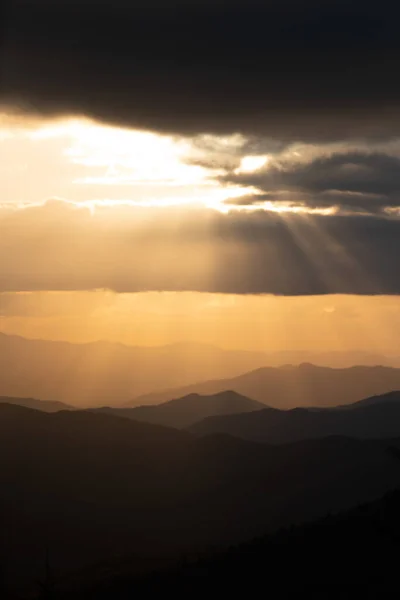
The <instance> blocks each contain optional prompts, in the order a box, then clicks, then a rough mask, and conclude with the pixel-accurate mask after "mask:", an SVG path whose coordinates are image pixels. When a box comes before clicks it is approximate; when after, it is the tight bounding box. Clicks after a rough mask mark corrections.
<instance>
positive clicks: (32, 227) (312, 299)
mask: <svg viewBox="0 0 400 600" xmlns="http://www.w3.org/2000/svg"><path fill="white" fill-rule="evenodd" d="M247 142H248V141H247V140H246V139H245V138H243V136H241V135H235V134H232V135H230V136H226V137H217V136H211V135H203V136H200V137H196V138H184V137H177V136H165V135H163V136H161V135H158V134H156V133H152V132H147V131H132V130H127V129H121V128H117V127H112V126H107V125H101V124H97V123H95V122H93V121H89V120H87V119H77V118H74V119H63V120H58V121H41V120H39V119H33V118H29V119H28V118H27V117H22V116H16V115H15V114H14V115H11V114H9V113H3V115H2V116H1V118H0V152H1V161H0V198H1V202H0V225H1V226H2V227H3V233H2V240H3V241H2V242H1V243H2V244H3V245H2V246H1V250H2V255H3V262H2V265H1V267H2V275H1V277H0V282H1V293H0V331H2V332H5V333H10V334H11V333H12V334H19V335H23V336H27V337H37V338H47V339H58V340H62V339H63V340H69V341H73V342H84V341H91V340H97V339H108V340H113V341H121V342H124V343H127V344H135V345H162V344H168V343H174V342H179V341H199V342H206V343H213V344H217V345H220V346H221V347H224V348H246V349H257V350H267V351H275V350H284V349H293V350H303V349H304V350H313V351H320V350H321V351H324V350H328V349H330V350H351V349H363V350H371V351H374V352H383V353H389V354H391V353H396V352H398V339H399V337H400V301H399V296H396V295H387V296H384V295H368V294H363V295H355V294H333V293H320V294H314V295H313V294H312V293H310V294H308V295H304V293H302V292H301V289H302V288H301V287H300V293H299V294H298V295H285V294H283V295H271V294H268V293H267V294H265V293H260V294H255V293H241V288H240V293H231V292H232V290H234V289H235V285H236V283H237V281H239V275H240V277H241V278H242V279H243V278H244V279H245V278H246V277H247V276H249V278H250V275H248V273H249V265H250V264H252V263H251V262H250V258H251V259H252V257H253V254H251V253H252V252H253V249H252V247H251V243H250V246H249V245H248V244H247V245H246V244H244V242H241V240H240V239H238V240H236V239H234V238H232V240H231V239H230V237H229V235H230V230H229V229H228V230H227V232H226V231H225V232H224V233H223V234H221V233H220V232H219V230H218V227H219V222H214V217H209V216H208V215H209V214H211V213H219V214H221V215H225V214H226V213H227V212H228V211H232V210H233V211H236V212H243V213H247V212H251V211H252V210H254V207H253V206H252V205H250V206H249V205H247V204H246V202H243V205H242V206H241V205H240V199H241V198H248V196H249V194H253V195H257V193H258V192H257V190H256V189H254V186H251V185H247V184H246V183H245V178H246V175H248V174H254V173H257V172H258V171H259V170H260V169H266V168H267V167H268V163H269V161H270V160H271V156H270V154H269V153H268V152H266V151H264V150H263V151H261V150H258V151H257V152H256V151H254V149H253V151H252V150H251V148H250V147H249V148H248V149H247V146H246V144H247ZM321 151H322V150H321V148H319V149H316V148H315V147H313V146H312V145H308V146H299V145H294V146H293V147H291V148H289V149H285V150H284V151H282V152H283V154H284V155H285V156H286V157H287V156H292V158H293V160H299V161H301V160H306V159H307V160H312V158H313V157H314V155H315V153H318V152H321ZM227 168H228V169H230V171H231V173H234V174H235V175H237V177H238V178H239V181H238V182H236V183H233V182H227V181H224V180H223V178H221V173H223V172H224V169H225V170H226V169H227ZM241 178H244V179H243V183H241V181H242V179H241ZM227 199H230V200H232V199H233V200H234V201H236V202H237V204H236V205H234V206H233V205H232V206H227V204H226V200H227ZM55 200H56V201H55ZM150 208H151V211H150V212H146V211H147V210H148V209H150ZM263 210H264V211H269V212H271V211H273V212H276V214H277V218H278V219H287V220H286V221H282V222H283V223H284V224H285V223H289V224H290V223H291V221H290V218H291V216H290V215H291V214H293V215H296V214H297V213H299V212H300V213H301V211H302V209H301V207H300V206H297V207H296V206H292V205H291V204H290V203H287V205H285V203H282V204H280V203H279V202H278V203H276V202H275V203H274V202H270V201H268V200H266V199H265V198H264V205H263ZM140 211H142V212H140ZM154 211H158V212H154ZM207 211H211V212H210V213H209V212H207ZM334 211H335V209H334V207H329V206H328V208H325V209H323V210H322V209H321V211H320V212H321V215H324V214H326V215H329V214H331V213H333V212H334ZM286 212H288V213H289V214H288V217H286V216H285V214H286ZM317 212H318V211H317ZM313 213H314V209H313V208H312V207H309V208H308V209H307V214H313ZM307 214H306V215H305V216H304V219H307V218H308V217H307ZM77 215H78V217H77ZM154 215H157V216H156V217H154ZM327 218H328V217H327ZM188 222H189V224H190V226H192V223H195V224H198V223H199V222H201V226H202V227H206V226H207V223H208V224H209V227H210V229H211V230H212V231H213V235H214V238H212V237H211V236H210V241H209V242H207V243H205V242H204V239H203V238H202V237H201V236H200V238H201V239H200V238H199V239H198V238H197V237H196V236H197V235H200V234H199V233H198V231H197V230H194V233H193V236H191V235H189V234H188V233H187V232H186V229H185V236H184V237H183V238H181V237H179V236H181V235H182V231H183V229H184V228H185V227H186V226H187V223H188ZM93 224H95V225H93ZM163 226H165V227H166V230H165V231H167V232H168V233H165V231H164V230H163V229H162V228H163ZM246 226H248V227H250V226H251V227H253V224H252V223H250V225H246ZM149 227H153V229H152V233H151V236H155V235H156V234H155V233H154V231H159V230H161V235H162V237H161V238H160V237H151V236H150V238H148V237H146V238H143V240H142V241H140V242H139V243H137V245H136V246H135V258H134V259H133V257H131V255H130V254H129V252H130V250H129V248H130V246H129V245H128V243H129V240H130V236H132V235H136V236H137V237H138V238H139V240H141V237H140V236H141V235H142V232H143V231H146V232H147V230H148V229H149ZM291 227H292V229H291V231H292V233H293V236H294V238H295V239H297V242H298V243H299V247H300V248H301V252H302V253H303V254H305V255H306V256H308V255H309V254H310V255H311V256H308V259H309V260H310V261H311V262H312V264H313V268H314V269H320V268H321V265H322V262H323V260H325V259H324V258H321V256H320V255H319V253H318V252H314V253H313V250H312V249H311V247H310V243H311V241H312V240H311V241H310V239H309V238H304V237H302V238H301V233H299V232H298V229H296V226H294V225H293V226H291ZM309 230H310V231H311V232H313V233H312V236H314V238H315V239H314V243H316V241H318V239H319V238H321V233H320V232H317V231H316V230H315V229H312V227H311V226H310V227H309ZM163 231H164V233H163ZM190 231H192V229H190ZM174 232H175V233H174ZM215 232H216V233H215ZM143 235H144V234H143ZM146 235H147V234H146ZM254 235H255V236H256V235H257V231H256V230H254ZM168 236H170V237H168ZM296 236H297V238H296ZM166 237H168V240H167V241H166ZM300 238H301V239H300ZM317 238H318V239H317ZM160 239H162V245H161V242H160ZM182 240H183V241H182ZM221 240H222V241H221ZM322 242H323V246H324V248H328V249H329V252H330V253H331V254H332V255H334V256H335V258H336V259H338V263H339V264H344V265H345V267H346V268H347V269H353V268H354V271H355V273H356V275H357V277H358V278H359V283H360V285H364V287H366V289H369V288H368V286H367V283H368V282H367V281H366V279H367V278H368V273H366V272H365V268H364V267H365V265H355V266H354V264H353V262H354V259H353V257H352V256H351V255H348V254H346V252H345V250H344V249H343V248H339V247H338V246H337V245H335V243H334V242H333V241H332V239H330V238H329V237H326V238H324V239H323V240H322ZM322 242H318V243H322ZM266 243H268V239H267V240H266ZM241 244H242V245H241ZM88 256H90V261H88V259H87V257H88ZM145 256H146V261H144V260H143V261H142V259H143V257H145ZM227 256H228V257H229V265H230V267H229V269H228V271H229V277H228V276H227V281H226V284H225V283H224V284H223V285H225V287H224V291H226V293H218V290H219V287H218V285H217V286H216V285H213V279H214V280H215V279H216V278H217V279H218V280H219V279H221V276H220V272H221V269H222V268H225V267H224V265H225V262H224V261H225V260H228V259H227V258H226V257H227ZM269 256H270V257H272V258H270V259H269V262H268V261H267V262H266V265H267V269H268V268H269V269H270V270H271V272H275V270H277V265H276V264H273V257H274V253H273V249H272V251H271V254H270V255H269ZM244 257H245V258H246V260H247V262H246V260H245V258H244ZM252 260H253V259H252ZM278 262H279V261H278ZM335 264H336V263H335ZM121 265H122V266H123V269H122V267H121ZM141 265H142V266H141ZM177 265H178V266H177ZM221 265H222V266H221ZM232 265H233V267H232ZM236 266H237V269H238V274H237V280H236V273H235V270H236ZM278 266H279V264H278ZM105 269H106V271H105ZM240 269H241V271H240V272H239V270H240ZM105 272H106V276H105V278H104V279H102V277H100V276H99V277H97V274H98V273H101V274H103V273H105ZM263 272H264V271H263V270H260V273H263ZM165 273H166V275H165ZM129 274H132V280H133V282H134V283H132V282H130V284H129V285H128V286H127V288H126V289H125V288H124V285H123V283H121V282H123V281H125V280H126V278H127V275H129ZM160 274H161V275H160ZM168 274H169V277H168ZM114 275H115V280H114V279H113V277H114ZM339 276H340V274H339V275H338V274H337V273H336V272H335V271H331V270H330V269H327V270H326V272H325V273H324V277H323V278H322V279H323V282H324V284H326V286H327V287H326V291H327V292H329V291H330V290H331V291H335V286H336V284H337V281H338V277H339ZM152 277H158V278H159V282H157V283H156V284H154V283H153V279H152ZM290 277H291V279H293V280H296V277H297V267H294V270H293V273H291V274H290ZM138 279H139V280H140V281H141V282H143V283H140V284H138V288H136V287H135V282H136V281H137V280H138ZM353 279H354V278H353ZM103 280H104V281H106V282H110V288H113V289H114V291H110V290H103V289H100V290H99V289H97V288H102V287H103V285H102V282H103ZM171 281H172V283H171ZM181 281H182V285H181ZM199 281H200V285H199ZM214 283H215V281H214ZM164 285H165V288H164V287H163V286H164ZM221 285H222V284H221ZM268 285H269V284H268ZM282 285H283V287H284V289H286V288H285V286H286V285H287V284H286V281H285V280H283V283H282ZM141 286H142V287H141ZM105 287H108V286H105ZM220 287H221V286H220ZM222 287H223V286H222ZM239 287H240V286H239ZM154 288H156V289H154ZM157 289H159V290H160V291H157ZM164 289H165V290H167V291H163V290H164ZM253 289H254V288H250V292H252V290H253ZM146 290H148V291H146ZM197 290H200V291H197ZM119 292H125V293H119Z"/></svg>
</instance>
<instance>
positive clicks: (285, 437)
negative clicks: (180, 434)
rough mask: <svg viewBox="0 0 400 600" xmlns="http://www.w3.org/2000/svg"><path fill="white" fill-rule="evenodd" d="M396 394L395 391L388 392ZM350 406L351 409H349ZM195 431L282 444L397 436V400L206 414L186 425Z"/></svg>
mask: <svg viewBox="0 0 400 600" xmlns="http://www.w3.org/2000/svg"><path fill="white" fill-rule="evenodd" d="M394 397H396V398H398V397H399V393H397V394H391V395H389V398H391V399H392V398H394ZM350 407H351V408H352V410H350ZM190 431H191V432H192V433H195V434H196V435H210V434H215V433H224V434H229V435H233V436H237V437H240V438H243V439H246V440H252V441H257V442H268V443H273V444H286V443H290V442H296V441H299V440H304V439H314V438H324V437H328V436H348V437H352V438H358V439H373V438H376V439H378V438H380V439H383V438H391V437H393V438H395V437H400V402H398V401H389V400H387V395H385V396H383V398H382V399H381V401H379V400H378V398H376V399H375V402H374V403H368V402H367V403H365V404H364V403H363V402H360V403H357V404H356V405H354V406H353V405H350V406H346V407H345V408H344V409H336V410H329V409H325V410H317V411H316V410H307V409H305V408H296V409H292V410H289V411H282V410H276V409H272V408H266V409H264V410H261V411H258V412H257V413H245V414H239V415H221V416H215V417H208V418H206V419H204V420H202V421H200V422H198V423H195V424H194V425H192V426H191V427H190Z"/></svg>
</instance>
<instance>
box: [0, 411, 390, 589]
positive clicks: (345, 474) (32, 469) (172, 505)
mask: <svg viewBox="0 0 400 600" xmlns="http://www.w3.org/2000/svg"><path fill="white" fill-rule="evenodd" d="M393 445H397V446H399V447H400V443H399V444H397V442H396V443H395V442H391V443H390V446H393ZM49 449H51V451H49ZM398 485H400V469H399V465H398V460H397V459H396V458H395V457H394V456H393V455H392V454H391V453H390V452H388V444H387V443H386V442H360V441H356V440H350V439H345V438H330V439H325V440H315V441H307V442H303V443H299V444H294V445H286V446H279V447H271V446H268V445H260V444H254V443H249V442H245V441H243V440H236V439H234V438H231V437H226V436H214V437H207V438H202V439H197V440H196V439H194V438H192V437H191V436H190V434H188V433H187V432H184V431H178V430H173V429H168V428H165V427H161V426H155V425H150V424H146V423H138V422H135V421H131V420H129V419H124V418H117V417H113V416H109V415H104V414H92V413H90V412H85V411H83V412H61V413H56V414H46V413H42V412H39V411H34V410H30V409H26V408H22V407H17V406H10V405H6V404H4V405H0V489H1V490H2V495H1V509H2V510H1V530H2V537H1V541H0V557H1V556H7V565H6V566H7V571H8V574H9V576H10V577H11V578H12V579H13V581H18V582H19V583H21V584H22V583H25V584H28V583H29V582H32V581H34V580H37V579H38V578H39V577H41V576H42V574H43V568H44V549H45V548H46V547H47V548H48V549H49V551H50V553H51V557H52V566H53V569H54V573H55V575H56V574H59V575H60V574H62V573H63V572H65V571H68V570H70V569H79V568H83V567H85V566H90V565H92V564H96V563H100V562H104V561H105V562H107V561H109V560H115V558H116V557H118V556H120V557H123V556H128V555H130V554H132V553H135V554H136V555H137V556H148V557H149V558H148V560H146V564H147V565H148V566H150V568H151V564H152V559H151V556H153V557H154V556H160V554H161V555H171V554H174V553H177V552H178V553H180V552H183V551H186V550H188V549H192V550H195V549H201V548H205V547H208V546H209V545H210V544H211V545H215V544H229V543H236V542H238V541H240V540H246V539H250V538H251V537H254V536H255V535H258V534H259V532H260V531H270V530H275V529H276V528H277V527H279V526H281V525H287V524H290V523H292V522H301V521H303V520H305V519H310V518H315V517H318V516H322V515H324V514H325V513H326V512H327V511H329V510H339V509H341V508H346V507H350V506H353V505H355V504H356V503H357V502H359V501H360V500H368V499H373V498H376V497H379V496H380V495H382V494H383V493H385V492H386V491H388V490H390V489H393V488H394V487H396V486H398ZM238 515H240V518H238Z"/></svg>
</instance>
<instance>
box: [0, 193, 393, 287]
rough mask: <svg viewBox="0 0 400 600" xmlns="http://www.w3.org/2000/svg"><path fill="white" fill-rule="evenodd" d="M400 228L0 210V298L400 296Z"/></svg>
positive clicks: (270, 217) (354, 222)
mask: <svg viewBox="0 0 400 600" xmlns="http://www.w3.org/2000/svg"><path fill="white" fill-rule="evenodd" d="M399 256H400V220H399V219H397V218H388V217H384V216H377V215H376V216H355V215H350V216H345V215H338V216H332V215H331V216H323V215H316V214H296V213H276V212H268V211H265V210H264V211H251V212H248V211H236V210H234V211H230V212H229V213H228V214H222V213H220V212H218V211H216V210H212V209H206V208H201V209H198V208H192V209H190V208H188V209H187V210H185V211H182V209H181V208H177V207H169V208H154V207H153V208H144V207H137V206H113V207H97V208H96V209H94V210H90V209H89V208H87V207H82V206H77V205H75V204H72V203H68V202H63V201H52V202H48V203H46V204H44V205H41V206H31V207H27V208H23V209H15V208H10V207H8V208H3V209H2V211H1V212H0V291H28V290H90V289H102V288H107V289H111V290H114V291H117V292H138V291H148V290H164V291H184V290H185V291H188V290H190V291H200V292H216V293H234V294H264V293H270V294H282V295H310V294H328V293H346V294H399V293H400V280H399V277H398V257H399Z"/></svg>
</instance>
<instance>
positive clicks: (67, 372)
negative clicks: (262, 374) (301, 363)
mask: <svg viewBox="0 0 400 600" xmlns="http://www.w3.org/2000/svg"><path fill="white" fill-rule="evenodd" d="M264 364H265V355H264V354H263V353H261V352H246V351H236V350H232V351H230V350H222V349H220V348H217V347H215V346H211V345H205V344H195V343H187V344H185V343H182V344H172V345H170V346H161V347H135V346H125V345H123V344H117V343H111V342H95V343H90V344H71V343H67V342H51V341H46V340H30V339H26V338H22V337H19V336H8V335H5V334H3V333H0V372H1V379H0V395H2V396H10V397H11V396H13V397H21V398H24V397H31V396H33V397H36V398H41V399H42V400H58V401H60V402H65V403H67V404H74V405H76V406H82V407H86V406H104V405H107V406H115V405H123V404H124V403H126V402H128V400H129V399H130V398H132V397H135V396H138V395H139V394H144V393H148V392H152V391H155V390H161V389H165V388H168V387H177V386H182V385H188V384H190V383H192V382H193V381H202V380H205V379H209V378H210V377H211V378H215V377H233V376H235V375H238V374H240V373H244V372H246V371H248V370H249V369H254V368H257V367H260V366H262V365H264ZM181 395H183V394H181ZM175 397H177V396H175Z"/></svg>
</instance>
